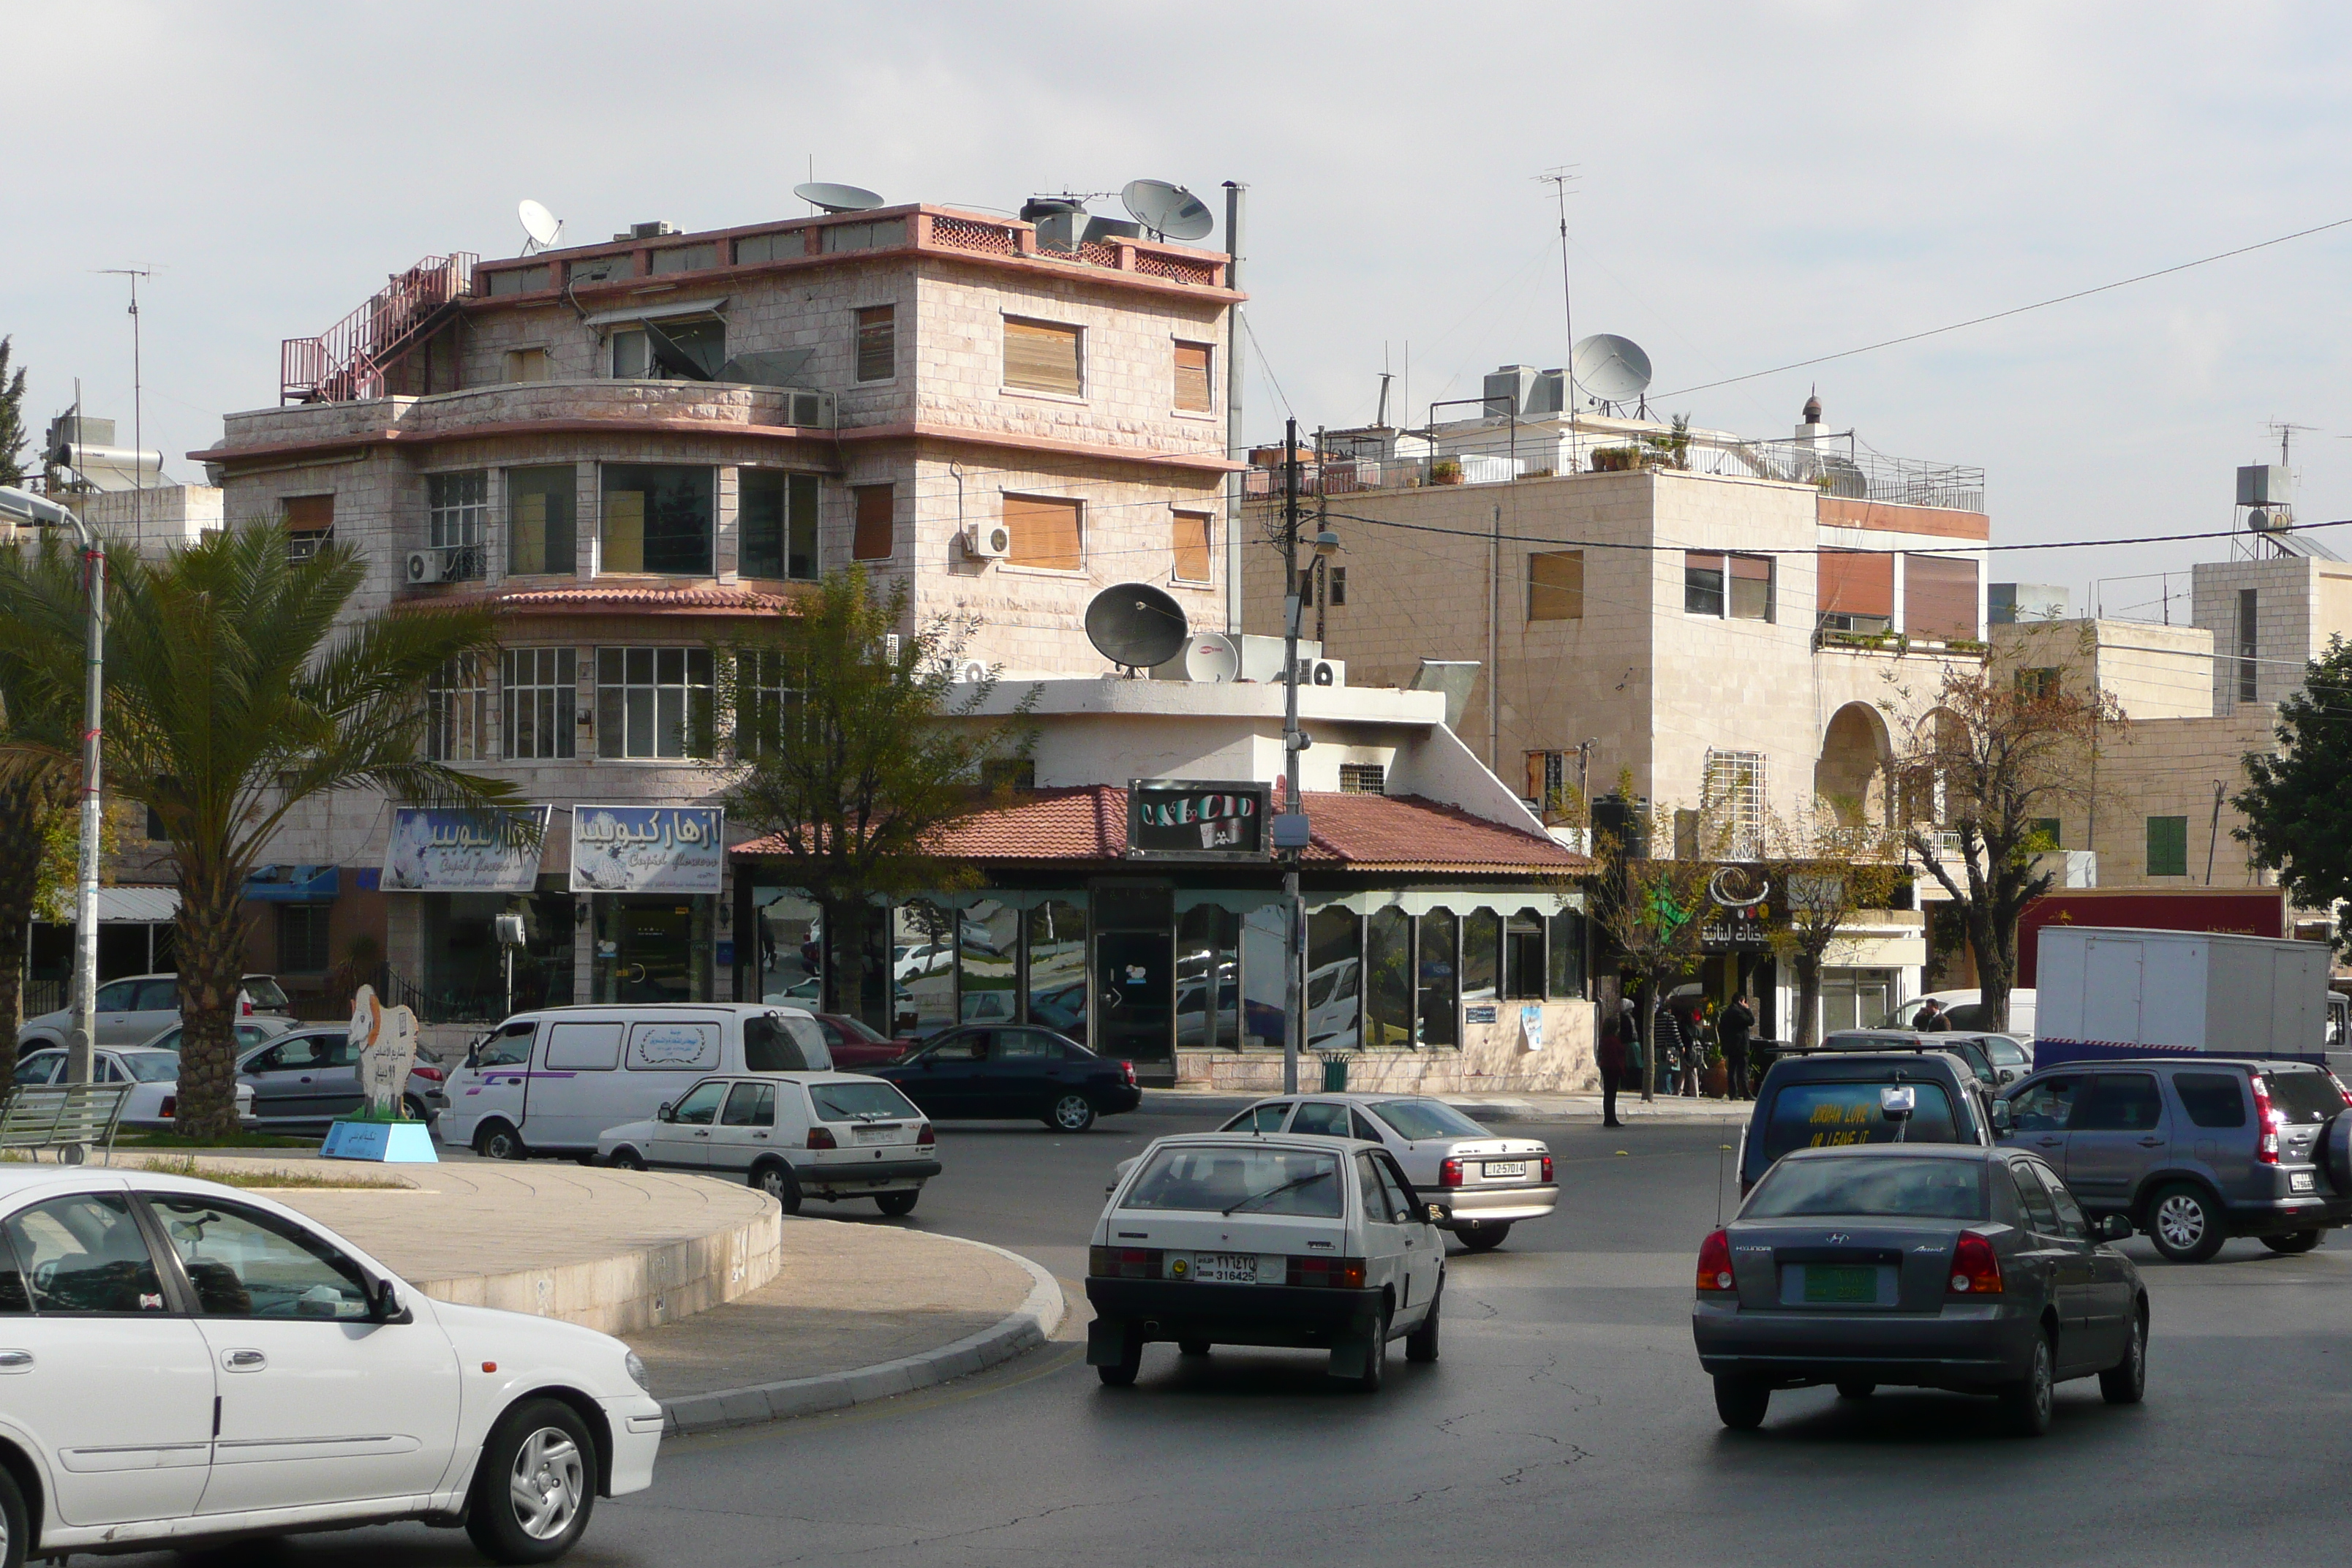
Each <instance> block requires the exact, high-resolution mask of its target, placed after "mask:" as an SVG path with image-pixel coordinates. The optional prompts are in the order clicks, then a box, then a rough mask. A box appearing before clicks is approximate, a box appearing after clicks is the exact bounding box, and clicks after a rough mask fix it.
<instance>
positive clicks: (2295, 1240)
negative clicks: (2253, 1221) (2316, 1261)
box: [2263, 1230, 2326, 1258]
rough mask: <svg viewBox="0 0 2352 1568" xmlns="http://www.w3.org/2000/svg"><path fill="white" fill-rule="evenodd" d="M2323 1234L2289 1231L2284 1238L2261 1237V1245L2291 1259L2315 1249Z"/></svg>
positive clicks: (2309, 1231) (2308, 1231)
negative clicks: (2300, 1253) (2299, 1253)
mask: <svg viewBox="0 0 2352 1568" xmlns="http://www.w3.org/2000/svg"><path fill="white" fill-rule="evenodd" d="M2325 1234H2326V1233H2325V1232H2322V1231H2316V1230H2291V1231H2289V1232H2287V1233H2286V1234H2285V1235H2284V1236H2266V1237H2263V1246H2264V1247H2269V1248H2270V1249H2271V1250H2272V1251H2273V1252H2280V1253H2284V1254H2286V1255H2287V1256H2288V1257H2290V1258H2292V1257H2294V1255H2295V1254H2296V1253H2298V1252H2309V1251H2310V1250H2311V1249H2312V1248H2313V1247H2317V1246H2318V1245H2319V1240H2320V1237H2322V1236H2323V1235H2325Z"/></svg>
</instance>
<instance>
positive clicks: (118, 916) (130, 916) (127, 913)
mask: <svg viewBox="0 0 2352 1568" xmlns="http://www.w3.org/2000/svg"><path fill="white" fill-rule="evenodd" d="M179 913H180V889H177V888H100V889H99V890H98V923H99V924H100V925H102V926H103V925H118V924H119V925H160V924H162V923H163V921H169V920H173V919H176V918H177V917H178V915H179Z"/></svg>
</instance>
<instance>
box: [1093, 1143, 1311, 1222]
mask: <svg viewBox="0 0 2352 1568" xmlns="http://www.w3.org/2000/svg"><path fill="white" fill-rule="evenodd" d="M1344 1195H1345V1194H1343V1193H1342V1191H1341V1189H1340V1185H1339V1158H1338V1157H1337V1156H1336V1155H1333V1154H1325V1153H1318V1152H1310V1151H1307V1150H1304V1149H1252V1148H1245V1147H1243V1146H1241V1145H1238V1144H1231V1145H1229V1144H1216V1145H1212V1146H1208V1147H1202V1146H1198V1145H1192V1146H1186V1147H1180V1148H1174V1149H1162V1150H1160V1152H1158V1153H1156V1154H1154V1155H1152V1157H1151V1161H1150V1163H1149V1164H1147V1165H1145V1166H1144V1167H1143V1170H1142V1172H1141V1173H1139V1174H1138V1175H1137V1177H1136V1178H1135V1181H1134V1183H1133V1184H1131V1185H1129V1188H1128V1190H1127V1197H1126V1199H1125V1201H1124V1202H1123V1203H1122V1204H1121V1205H1120V1206H1121V1207H1123V1208H1130V1209H1183V1210H1191V1211H1194V1212H1208V1213H1220V1212H1223V1211H1224V1210H1226V1209H1233V1208H1236V1207H1238V1208H1239V1210H1240V1211H1241V1212H1243V1213H1247V1214H1282V1215H1305V1216H1307V1217H1308V1218H1312V1219H1338V1218H1339V1205H1340V1202H1341V1200H1342V1198H1343V1196H1344Z"/></svg>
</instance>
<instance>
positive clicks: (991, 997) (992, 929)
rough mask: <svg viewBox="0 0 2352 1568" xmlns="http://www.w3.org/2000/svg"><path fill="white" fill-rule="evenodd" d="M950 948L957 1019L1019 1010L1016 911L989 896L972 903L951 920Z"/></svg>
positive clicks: (1000, 1016)
mask: <svg viewBox="0 0 2352 1568" xmlns="http://www.w3.org/2000/svg"><path fill="white" fill-rule="evenodd" d="M956 952H957V958H956V962H957V963H958V964H959V965H960V968H959V971H958V975H957V991H958V994H960V995H961V997H962V1002H963V1005H962V1015H963V1021H964V1022H965V1023H967V1024H977V1023H986V1022H998V1023H1007V1024H1009V1023H1012V1022H1013V1019H1014V1018H1015V1016H1017V1015H1018V1014H1019V1013H1020V1011H1021V994H1020V986H1021V911H1020V910H1016V909H1014V908H1013V907H1012V906H1011V905H1009V904H1002V903H999V902H997V901H996V900H993V899H988V900H982V902H980V903H976V904H974V905H972V906H971V908H970V909H967V910H964V911H963V913H962V919H961V921H959V922H958V924H957V927H956Z"/></svg>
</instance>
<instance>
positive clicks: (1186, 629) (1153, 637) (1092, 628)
mask: <svg viewBox="0 0 2352 1568" xmlns="http://www.w3.org/2000/svg"><path fill="white" fill-rule="evenodd" d="M1191 630H1192V628H1191V627H1190V626H1188V625H1186V623H1185V620H1184V609H1183V606H1182V605H1179V604H1177V602H1176V601H1175V600H1174V599H1172V598H1170V597H1169V596H1168V595H1166V594H1163V593H1161V592H1160V590H1159V589H1157V588H1155V587H1153V586H1152V585H1151V584H1149V583H1119V584H1114V585H1112V586H1111V587H1108V588H1105V589H1104V590H1103V591H1102V592H1101V593H1099V594H1097V595H1095V596H1094V600H1093V602H1092V603H1090V604H1089V605H1087V641H1088V642H1090V643H1092V644H1094V645H1095V651H1096V652H1097V653H1099V654H1101V655H1102V656H1103V657H1104V658H1107V659H1108V660H1110V661H1111V662H1112V663H1113V664H1121V665H1125V666H1126V667H1127V668H1129V669H1150V668H1152V667H1153V666H1154V665H1161V664H1166V663H1167V662H1168V661H1169V660H1170V659H1171V658H1175V657H1176V656H1177V655H1178V654H1180V653H1181V652H1183V651H1184V639H1185V637H1187V636H1188V635H1189V634H1190V632H1191Z"/></svg>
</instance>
